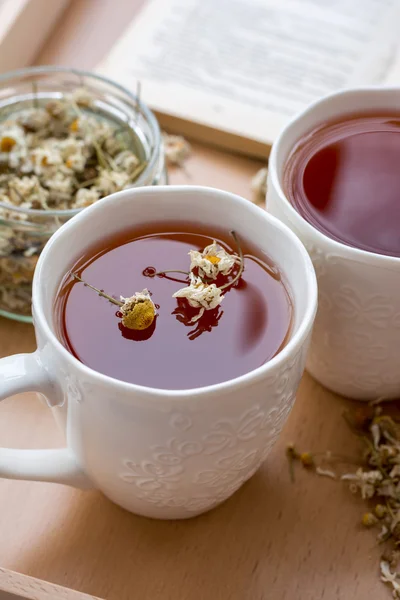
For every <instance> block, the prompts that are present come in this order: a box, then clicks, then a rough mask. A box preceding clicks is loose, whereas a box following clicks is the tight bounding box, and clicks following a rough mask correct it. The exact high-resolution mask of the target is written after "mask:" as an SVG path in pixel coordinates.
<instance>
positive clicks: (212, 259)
mask: <svg viewBox="0 0 400 600" xmlns="http://www.w3.org/2000/svg"><path fill="white" fill-rule="evenodd" d="M206 258H207V260H209V261H210V263H212V264H213V265H217V264H218V263H219V262H220V260H221V259H220V258H219V256H206Z"/></svg>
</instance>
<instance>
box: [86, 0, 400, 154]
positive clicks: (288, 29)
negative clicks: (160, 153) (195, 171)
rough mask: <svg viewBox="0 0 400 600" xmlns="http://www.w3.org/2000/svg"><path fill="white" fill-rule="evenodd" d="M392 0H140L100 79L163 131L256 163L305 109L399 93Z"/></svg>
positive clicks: (396, 16)
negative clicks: (358, 94) (352, 93)
mask: <svg viewBox="0 0 400 600" xmlns="http://www.w3.org/2000/svg"><path fill="white" fill-rule="evenodd" d="M399 23H400V2H399V0H148V1H147V3H146V5H145V7H144V8H143V9H142V11H141V12H140V14H139V15H138V16H137V18H136V19H134V21H133V22H132V23H131V24H130V25H129V26H128V28H127V30H126V32H125V33H124V35H123V37H122V38H121V39H120V40H119V41H118V42H117V44H116V45H115V46H114V48H113V49H112V50H111V53H110V54H109V55H108V57H107V58H106V59H105V61H104V62H103V63H102V64H101V65H100V66H99V69H98V70H99V71H100V72H102V73H103V74H106V75H108V76H110V77H112V78H114V79H116V80H118V81H119V82H120V83H122V84H124V85H125V86H127V87H129V88H130V89H132V90H135V88H136V83H137V80H140V82H141V84H142V99H143V100H144V101H145V102H146V103H147V104H149V105H150V107H151V108H153V110H154V111H155V112H156V113H157V116H158V118H159V120H160V123H161V125H162V126H163V127H165V128H166V129H169V130H172V131H174V132H178V133H182V134H183V135H187V136H189V137H193V138H195V139H200V140H204V141H207V142H208V143H213V144H217V145H221V146H224V147H227V148H230V149H232V150H235V151H240V152H244V153H247V154H252V155H255V156H263V157H265V156H266V155H267V153H268V148H269V146H270V145H271V143H272V142H273V140H274V139H275V137H276V135H277V133H278V132H279V131H280V129H281V128H282V126H283V125H284V124H285V123H286V122H287V121H288V119H290V117H291V116H292V115H294V114H295V113H296V112H297V111H299V110H300V109H302V108H303V107H305V106H306V105H307V104H309V103H310V102H311V101H313V100H315V99H317V98H318V97H320V96H322V95H324V94H327V93H329V92H331V91H335V90H338V89H340V88H344V87H348V86H356V85H361V84H377V83H396V81H397V82H398V83H399V84H400V60H399V58H398V56H397V44H398V40H399V33H398V29H399Z"/></svg>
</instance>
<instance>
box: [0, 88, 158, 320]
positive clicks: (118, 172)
mask: <svg viewBox="0 0 400 600" xmlns="http://www.w3.org/2000/svg"><path fill="white" fill-rule="evenodd" d="M146 164H147V163H146V161H145V160H144V158H143V155H140V151H138V144H137V140H135V138H134V135H133V133H132V131H131V130H130V129H129V127H128V125H125V124H124V123H121V122H118V121H116V120H115V121H114V120H111V119H106V118H105V116H104V115H103V114H100V112H99V111H98V110H97V108H96V105H95V102H94V99H93V97H92V95H91V94H90V92H89V91H88V90H86V89H85V88H79V89H76V90H75V91H73V92H72V93H68V94H65V95H64V96H62V97H60V98H52V99H49V98H47V99H43V98H39V97H38V96H37V95H34V97H33V101H32V102H29V103H26V102H25V103H20V104H16V105H15V106H14V109H13V110H12V111H11V112H10V106H9V107H8V111H7V113H6V112H5V111H3V115H2V114H1V110H0V310H1V311H2V312H3V314H4V313H12V314H18V315H26V316H28V315H30V311H31V284H32V278H33V272H34V269H35V265H36V262H37V259H38V256H39V254H40V252H41V250H42V249H43V247H44V245H45V243H46V241H47V240H48V238H49V237H50V235H51V234H52V233H53V232H54V231H55V230H56V229H57V228H58V227H59V226H60V225H61V224H62V223H63V222H64V221H65V220H67V218H69V217H70V216H72V214H73V213H72V214H71V213H70V214H69V215H66V214H64V211H76V210H79V209H82V208H85V207H87V206H89V205H91V204H93V203H94V202H96V201H97V200H99V199H100V198H103V197H104V196H108V195H109V194H112V193H114V192H117V191H119V190H122V189H125V188H127V187H130V186H132V185H134V184H135V182H136V180H137V179H138V177H139V176H140V174H141V173H142V172H143V170H144V169H145V167H146Z"/></svg>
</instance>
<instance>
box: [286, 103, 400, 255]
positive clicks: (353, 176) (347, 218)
mask: <svg viewBox="0 0 400 600" xmlns="http://www.w3.org/2000/svg"><path fill="white" fill-rule="evenodd" d="M284 187H285V191H286V193H287V196H288V198H289V200H290V202H291V203H292V205H293V206H294V207H295V208H296V210H297V211H298V212H299V213H300V214H301V215H302V216H303V217H304V218H305V219H306V220H307V221H308V222H309V223H311V224H312V225H313V226H314V227H316V228H317V229H319V230H320V231H321V232H322V233H324V234H326V235H327V236H329V237H331V238H333V239H335V240H337V241H339V242H342V243H344V244H347V245H349V246H353V247H356V248H361V249H363V250H368V251H370V252H375V253H378V254H385V255H389V256H400V227H399V223H400V114H381V113H379V114H378V113H377V114H360V115H354V116H351V117H347V118H344V119H343V120H341V121H337V122H331V123H326V124H324V125H322V126H320V127H318V128H317V129H315V130H313V131H311V132H310V133H309V134H308V135H307V136H305V137H304V138H302V139H301V140H300V142H299V143H298V144H297V145H296V146H295V148H294V149H293V151H292V153H291V155H290V157H289V159H288V162H287V165H286V168H285V172H284Z"/></svg>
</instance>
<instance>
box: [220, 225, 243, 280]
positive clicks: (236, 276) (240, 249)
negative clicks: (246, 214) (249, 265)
mask: <svg viewBox="0 0 400 600" xmlns="http://www.w3.org/2000/svg"><path fill="white" fill-rule="evenodd" d="M229 233H230V234H231V236H232V237H233V239H234V240H235V242H236V245H237V249H238V254H239V259H240V266H239V270H238V272H237V273H236V275H235V277H234V278H233V279H232V281H229V282H228V283H225V285H221V288H220V289H221V290H225V289H226V288H228V287H231V286H232V285H234V284H235V283H236V282H237V281H238V280H239V279H240V278H241V276H242V273H243V267H244V265H243V262H244V261H243V251H242V247H241V245H240V242H239V238H238V236H237V233H236V231H233V230H232V231H230V232H229Z"/></svg>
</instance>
